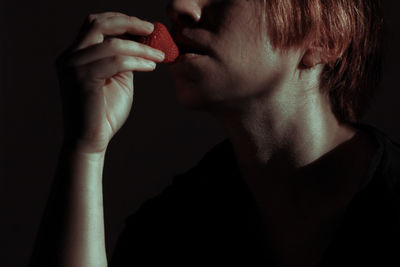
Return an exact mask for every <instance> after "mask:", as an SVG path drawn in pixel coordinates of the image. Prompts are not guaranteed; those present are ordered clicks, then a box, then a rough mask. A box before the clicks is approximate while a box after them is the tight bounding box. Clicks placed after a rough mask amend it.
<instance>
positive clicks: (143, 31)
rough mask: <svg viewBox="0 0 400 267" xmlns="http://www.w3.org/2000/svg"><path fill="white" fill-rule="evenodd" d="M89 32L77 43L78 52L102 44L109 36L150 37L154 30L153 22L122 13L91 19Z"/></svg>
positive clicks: (100, 15)
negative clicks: (130, 35)
mask: <svg viewBox="0 0 400 267" xmlns="http://www.w3.org/2000/svg"><path fill="white" fill-rule="evenodd" d="M89 20H91V21H89V25H88V32H87V33H86V34H85V33H84V34H83V36H82V37H81V40H78V41H77V46H76V50H80V49H84V48H86V47H88V46H91V45H94V44H98V43H102V42H103V41H104V38H105V37H106V36H108V35H122V34H125V33H129V34H132V35H149V34H150V33H152V32H153V30H154V25H153V24H152V23H151V22H148V21H144V20H141V19H139V18H137V17H131V16H127V15H125V14H122V13H119V14H118V13H117V15H114V16H109V17H105V16H102V14H99V15H98V16H96V15H94V16H93V17H91V18H89Z"/></svg>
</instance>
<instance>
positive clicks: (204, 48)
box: [172, 31, 213, 57]
mask: <svg viewBox="0 0 400 267" xmlns="http://www.w3.org/2000/svg"><path fill="white" fill-rule="evenodd" d="M172 38H173V39H174V41H175V43H176V44H177V46H178V49H179V52H180V54H181V55H186V54H194V55H208V56H210V55H213V51H212V49H211V48H210V46H208V45H206V44H205V42H201V41H200V40H195V39H192V38H190V37H189V36H187V35H183V34H179V33H177V32H176V31H173V32H172ZM187 57H193V56H192V55H190V56H187Z"/></svg>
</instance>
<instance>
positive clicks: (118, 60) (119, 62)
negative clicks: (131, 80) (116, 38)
mask: <svg viewBox="0 0 400 267" xmlns="http://www.w3.org/2000/svg"><path fill="white" fill-rule="evenodd" d="M112 61H113V62H114V64H116V65H118V66H123V65H124V64H125V57H123V56H118V55H117V56H114V57H113V59H112Z"/></svg>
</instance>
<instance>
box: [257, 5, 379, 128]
mask: <svg viewBox="0 0 400 267" xmlns="http://www.w3.org/2000/svg"><path fill="white" fill-rule="evenodd" d="M263 5H264V6H263V9H262V11H264V12H262V21H263V23H264V24H263V25H264V26H265V25H266V26H267V32H268V36H269V38H270V39H271V43H272V46H273V47H274V48H277V47H279V48H282V49H285V48H289V47H293V46H297V47H302V46H304V45H306V46H308V47H309V46H315V47H320V48H322V49H323V51H324V52H325V55H326V60H327V62H326V63H327V64H325V67H324V69H323V71H322V73H321V77H320V90H321V92H322V93H324V94H329V100H330V104H331V110H332V112H333V113H334V115H335V116H336V118H337V119H338V121H339V122H359V121H360V119H361V118H362V116H363V115H364V113H365V112H366V111H367V109H368V108H369V107H370V105H371V101H372V98H373V96H374V93H375V92H376V90H377V88H378V86H379V83H380V81H381V76H382V73H381V71H382V70H381V65H382V56H383V55H382V46H383V8H382V2H381V0H263Z"/></svg>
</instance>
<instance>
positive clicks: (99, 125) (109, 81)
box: [55, 12, 164, 153]
mask: <svg viewBox="0 0 400 267" xmlns="http://www.w3.org/2000/svg"><path fill="white" fill-rule="evenodd" d="M153 29H154V26H153V24H152V23H150V22H146V21H143V20H140V19H139V18H136V17H131V16H127V15H125V14H122V13H117V12H105V13H99V14H91V15H89V16H88V17H87V19H86V21H85V23H84V24H83V26H82V28H81V30H80V33H79V35H78V37H77V39H76V40H75V41H74V43H73V44H72V45H71V46H70V47H69V48H67V49H66V50H65V51H64V52H63V53H62V54H61V55H60V56H59V57H58V58H57V60H56V64H55V65H56V70H57V76H58V80H59V85H60V89H61V97H62V108H63V119H64V140H65V142H66V143H68V144H70V145H73V146H76V147H77V148H79V150H80V151H82V152H85V153H98V152H104V151H105V150H106V148H107V146H108V143H109V141H110V140H111V138H112V137H113V136H114V135H115V133H116V132H117V131H118V130H119V129H120V128H121V127H122V125H123V124H124V123H125V121H126V119H127V118H128V115H129V113H130V110H131V108H132V103H133V95H134V73H133V72H134V71H152V70H154V69H155V67H156V63H160V62H162V61H163V59H164V53H163V52H162V51H160V50H157V49H154V48H151V47H150V46H147V45H144V44H140V43H138V42H135V41H133V40H126V39H122V38H116V37H113V36H119V35H124V34H125V35H126V34H130V35H134V36H146V35H149V34H151V33H152V31H153Z"/></svg>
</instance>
